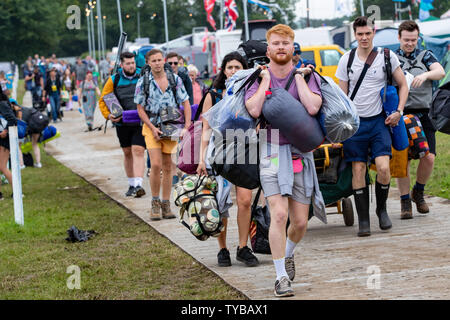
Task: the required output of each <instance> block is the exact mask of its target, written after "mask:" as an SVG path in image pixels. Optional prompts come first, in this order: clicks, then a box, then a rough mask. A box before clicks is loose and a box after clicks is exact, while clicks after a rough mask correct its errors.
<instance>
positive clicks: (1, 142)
mask: <svg viewBox="0 0 450 320" xmlns="http://www.w3.org/2000/svg"><path fill="white" fill-rule="evenodd" d="M0 147H3V148H5V149H7V150H10V147H9V135H7V136H6V138H0Z"/></svg>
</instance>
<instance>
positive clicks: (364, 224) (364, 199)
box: [353, 186, 370, 237]
mask: <svg viewBox="0 0 450 320" xmlns="http://www.w3.org/2000/svg"><path fill="white" fill-rule="evenodd" d="M353 196H354V197H355V205H356V212H357V213H358V222H359V231H358V237H367V236H370V218H369V187H368V186H365V187H364V188H361V189H354V190H353Z"/></svg>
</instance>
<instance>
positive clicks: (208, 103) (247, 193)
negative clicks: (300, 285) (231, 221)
mask: <svg viewBox="0 0 450 320" xmlns="http://www.w3.org/2000/svg"><path fill="white" fill-rule="evenodd" d="M247 68H248V66H247V62H246V61H245V60H244V58H243V57H242V56H241V55H240V54H239V53H237V52H231V53H229V54H227V55H226V56H225V57H224V58H223V60H222V65H221V67H220V72H219V74H218V75H217V77H216V79H215V80H214V83H213V85H212V87H211V88H210V89H209V91H208V92H207V93H206V94H207V96H206V97H205V101H204V103H203V110H202V114H203V113H205V112H206V111H208V110H209V109H210V108H211V107H212V106H213V105H214V104H216V103H217V102H219V101H220V100H221V99H222V97H223V95H224V93H225V89H226V85H225V82H226V80H227V79H229V78H230V77H231V76H233V75H234V74H235V73H236V72H237V71H239V70H243V69H247ZM202 121H203V131H202V139H201V141H202V142H201V148H200V162H199V165H198V169H197V173H198V174H200V175H207V174H208V172H207V169H206V163H205V158H206V150H207V148H208V144H209V141H210V137H211V130H210V127H209V124H208V121H206V120H205V119H202ZM251 201H252V190H249V189H245V188H241V187H237V186H236V202H237V206H238V212H237V224H238V233H239V246H238V247H237V252H236V259H237V260H238V261H241V262H243V263H245V265H247V266H249V267H253V266H257V265H258V264H259V261H258V259H257V258H256V256H255V255H254V254H253V252H252V250H251V249H250V248H249V247H248V246H247V241H248V238H249V233H250V232H249V229H250V216H251ZM228 217H229V216H227V215H226V214H225V216H223V220H222V221H223V224H224V227H225V228H224V230H223V231H222V233H221V234H220V235H219V237H218V238H217V239H218V242H219V248H220V251H219V253H218V255H217V260H218V264H219V266H221V267H227V266H231V258H230V252H229V250H228V249H227V242H226V237H227V225H228Z"/></svg>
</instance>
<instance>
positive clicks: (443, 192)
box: [410, 132, 450, 199]
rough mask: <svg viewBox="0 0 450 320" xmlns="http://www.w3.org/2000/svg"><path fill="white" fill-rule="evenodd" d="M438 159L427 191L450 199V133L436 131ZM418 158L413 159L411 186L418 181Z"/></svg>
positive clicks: (426, 188)
mask: <svg viewBox="0 0 450 320" xmlns="http://www.w3.org/2000/svg"><path fill="white" fill-rule="evenodd" d="M436 153H437V155H436V160H435V163H434V169H433V173H432V175H431V177H430V179H429V180H428V182H427V185H426V187H425V193H426V194H429V195H433V196H437V197H442V198H446V199H450V175H449V174H448V173H449V168H450V135H448V134H444V133H441V132H437V133H436ZM418 164H419V161H418V160H413V161H411V167H410V172H411V188H412V186H413V185H414V184H415V183H416V170H417V165H418Z"/></svg>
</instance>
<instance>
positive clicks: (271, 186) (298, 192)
mask: <svg viewBox="0 0 450 320" xmlns="http://www.w3.org/2000/svg"><path fill="white" fill-rule="evenodd" d="M259 168H260V180H261V186H262V188H263V191H264V196H265V197H266V198H267V197H270V196H273V195H276V194H281V190H280V183H279V181H278V163H277V162H276V161H271V160H270V159H266V158H263V157H261V159H260V166H259ZM304 185H305V184H304V178H303V171H302V172H300V173H295V174H294V185H293V187H292V195H290V197H291V198H292V200H294V201H296V202H299V203H302V204H311V197H307V196H306V192H305V187H304ZM283 196H289V195H283Z"/></svg>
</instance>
